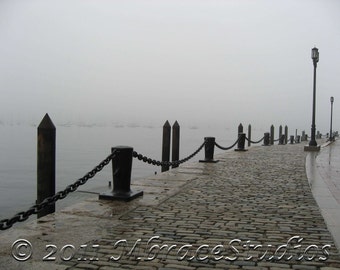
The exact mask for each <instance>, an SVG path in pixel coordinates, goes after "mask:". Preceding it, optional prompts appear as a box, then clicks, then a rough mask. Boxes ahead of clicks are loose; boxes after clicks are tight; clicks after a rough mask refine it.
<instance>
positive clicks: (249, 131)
mask: <svg viewBox="0 0 340 270" xmlns="http://www.w3.org/2000/svg"><path fill="white" fill-rule="evenodd" d="M250 140H251V125H250V124H249V125H248V147H249V146H250V145H251V143H250Z"/></svg>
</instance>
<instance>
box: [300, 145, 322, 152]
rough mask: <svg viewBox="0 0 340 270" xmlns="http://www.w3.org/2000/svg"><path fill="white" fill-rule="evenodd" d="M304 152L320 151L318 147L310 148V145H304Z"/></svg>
mask: <svg viewBox="0 0 340 270" xmlns="http://www.w3.org/2000/svg"><path fill="white" fill-rule="evenodd" d="M304 150H305V151H314V152H316V151H320V145H316V146H311V145H305V147H304Z"/></svg>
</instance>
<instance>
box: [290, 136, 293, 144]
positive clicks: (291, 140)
mask: <svg viewBox="0 0 340 270" xmlns="http://www.w3.org/2000/svg"><path fill="white" fill-rule="evenodd" d="M289 141H290V144H294V135H291V136H290V137H289Z"/></svg>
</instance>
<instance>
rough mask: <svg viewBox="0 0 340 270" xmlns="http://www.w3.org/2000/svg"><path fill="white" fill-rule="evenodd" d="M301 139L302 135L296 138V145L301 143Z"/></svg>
mask: <svg viewBox="0 0 340 270" xmlns="http://www.w3.org/2000/svg"><path fill="white" fill-rule="evenodd" d="M300 138H301V137H300V135H297V136H296V140H295V142H296V143H300Z"/></svg>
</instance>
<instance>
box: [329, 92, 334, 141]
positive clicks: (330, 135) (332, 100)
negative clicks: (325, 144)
mask: <svg viewBox="0 0 340 270" xmlns="http://www.w3.org/2000/svg"><path fill="white" fill-rule="evenodd" d="M333 102H334V97H331V128H330V130H329V140H330V141H333V135H332V134H333V132H332V122H333Z"/></svg>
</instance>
